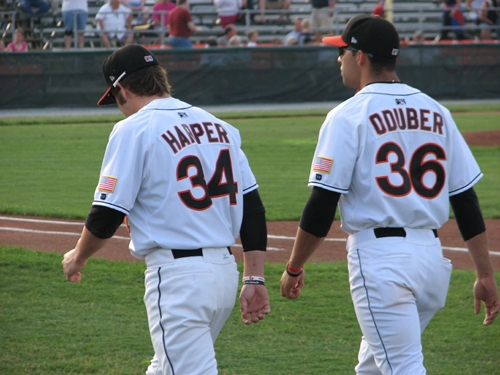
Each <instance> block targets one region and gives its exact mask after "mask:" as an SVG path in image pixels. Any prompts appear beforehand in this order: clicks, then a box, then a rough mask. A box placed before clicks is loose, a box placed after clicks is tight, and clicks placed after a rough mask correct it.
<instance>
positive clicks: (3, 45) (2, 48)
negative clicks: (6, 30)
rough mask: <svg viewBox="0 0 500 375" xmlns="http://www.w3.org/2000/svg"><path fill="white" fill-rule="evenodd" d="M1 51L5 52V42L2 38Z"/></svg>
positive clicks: (0, 40)
mask: <svg viewBox="0 0 500 375" xmlns="http://www.w3.org/2000/svg"><path fill="white" fill-rule="evenodd" d="M0 52H5V42H4V41H3V39H0Z"/></svg>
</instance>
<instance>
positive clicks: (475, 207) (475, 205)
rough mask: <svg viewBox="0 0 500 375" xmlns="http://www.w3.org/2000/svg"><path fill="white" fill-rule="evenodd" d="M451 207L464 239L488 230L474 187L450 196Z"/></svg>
mask: <svg viewBox="0 0 500 375" xmlns="http://www.w3.org/2000/svg"><path fill="white" fill-rule="evenodd" d="M450 204H451V208H452V209H453V213H454V214H455V219H456V220H457V225H458V229H459V230H460V234H461V235H462V238H463V240H464V241H467V240H470V239H471V238H472V237H474V236H477V235H478V234H480V233H483V232H485V231H486V226H485V224H484V219H483V214H482V213H481V208H480V207H479V201H478V199H477V195H476V192H475V191H474V188H470V189H469V190H466V191H464V192H462V193H460V194H457V195H453V196H451V197H450Z"/></svg>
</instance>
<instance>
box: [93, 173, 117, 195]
mask: <svg viewBox="0 0 500 375" xmlns="http://www.w3.org/2000/svg"><path fill="white" fill-rule="evenodd" d="M116 181H118V180H117V179H116V178H114V177H108V176H102V178H101V182H99V186H98V187H97V190H99V191H105V192H108V193H112V192H114V191H115V187H116Z"/></svg>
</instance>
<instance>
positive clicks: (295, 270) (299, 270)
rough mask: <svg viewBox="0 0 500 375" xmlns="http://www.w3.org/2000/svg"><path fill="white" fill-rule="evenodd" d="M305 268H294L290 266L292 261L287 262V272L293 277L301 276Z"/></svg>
mask: <svg viewBox="0 0 500 375" xmlns="http://www.w3.org/2000/svg"><path fill="white" fill-rule="evenodd" d="M303 270H304V267H299V268H292V267H290V262H288V263H287V264H286V273H287V274H288V275H289V276H292V277H297V276H300V275H301V274H302V271H303Z"/></svg>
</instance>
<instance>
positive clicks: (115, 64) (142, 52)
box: [97, 44, 159, 105]
mask: <svg viewBox="0 0 500 375" xmlns="http://www.w3.org/2000/svg"><path fill="white" fill-rule="evenodd" d="M152 65H159V63H158V60H157V59H156V57H155V56H154V55H153V54H152V53H151V52H150V51H148V50H147V49H146V48H144V47H143V46H141V45H139V44H129V45H127V46H125V47H122V48H119V49H117V50H116V51H115V52H113V53H112V54H111V55H109V56H108V57H107V58H106V60H104V63H103V64H102V74H103V75H104V80H105V81H106V84H107V86H108V89H107V90H106V92H105V93H104V95H103V96H102V97H101V99H99V101H98V102H97V105H109V104H114V103H115V100H114V99H113V97H112V96H111V95H110V93H111V90H112V89H113V88H114V87H116V84H117V83H118V82H119V81H120V80H121V79H123V78H124V77H126V76H128V75H130V74H131V73H133V72H136V71H138V70H139V69H143V68H146V67H148V66H152Z"/></svg>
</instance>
